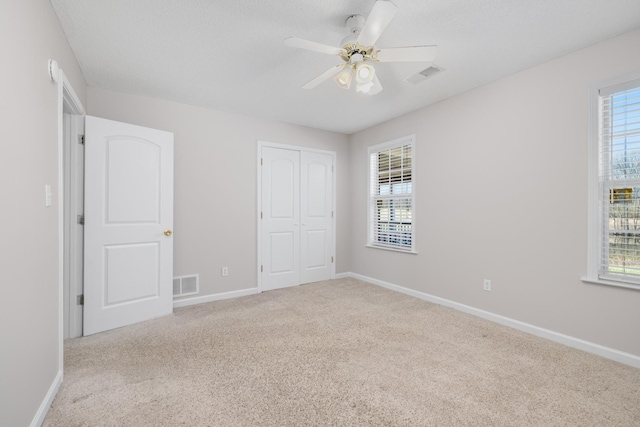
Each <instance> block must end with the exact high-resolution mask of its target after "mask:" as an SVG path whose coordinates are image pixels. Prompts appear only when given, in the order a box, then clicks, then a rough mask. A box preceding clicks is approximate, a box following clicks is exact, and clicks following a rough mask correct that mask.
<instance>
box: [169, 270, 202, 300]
mask: <svg viewBox="0 0 640 427" xmlns="http://www.w3.org/2000/svg"><path fill="white" fill-rule="evenodd" d="M199 283H200V280H199V276H198V275H197V274H192V275H190V276H178V277H174V278H173V296H174V297H183V296H185V295H195V294H197V293H199V292H200V286H199Z"/></svg>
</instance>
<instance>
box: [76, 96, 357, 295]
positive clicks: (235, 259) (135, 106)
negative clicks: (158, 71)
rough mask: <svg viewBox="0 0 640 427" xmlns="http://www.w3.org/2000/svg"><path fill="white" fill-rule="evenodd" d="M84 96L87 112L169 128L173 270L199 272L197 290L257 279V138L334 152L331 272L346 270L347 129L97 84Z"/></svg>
mask: <svg viewBox="0 0 640 427" xmlns="http://www.w3.org/2000/svg"><path fill="white" fill-rule="evenodd" d="M87 98H88V101H87V111H88V114H90V115H93V116H99V117H103V118H106V119H111V120H118V121H122V122H128V123H133V124H136V125H141V126H148V127H152V128H157V129H162V130H167V131H170V132H173V133H174V138H175V209H174V212H175V224H174V231H175V234H174V237H175V240H174V242H175V243H174V244H175V248H174V273H175V275H176V276H179V275H186V274H195V273H198V274H200V296H203V295H210V294H216V293H223V292H230V291H238V290H244V289H248V288H255V287H256V286H257V262H258V261H257V246H256V243H257V225H256V211H257V165H256V158H257V146H258V145H257V141H258V140H262V141H269V142H277V143H282V144H290V145H300V146H306V147H313V148H319V149H324V150H331V151H335V152H336V163H337V164H336V174H337V185H336V187H337V190H336V191H337V195H336V199H337V213H336V223H337V224H336V228H337V230H336V234H337V244H336V247H337V254H336V262H337V264H336V272H338V273H340V272H346V271H349V250H348V248H349V240H348V231H347V230H349V213H348V206H349V202H348V191H349V188H348V187H349V186H348V184H347V183H348V176H349V175H348V169H349V168H348V165H349V162H350V160H349V144H348V141H349V137H348V136H346V135H343V134H338V133H333V132H326V131H320V130H315V129H310V128H306V127H302V126H294V125H290V124H285V123H276V122H272V121H268V120H260V119H254V118H251V117H247V116H242V115H238V114H233V113H225V112H221V111H215V110H210V109H206V108H199V107H192V106H188V105H184V104H178V103H175V102H169V101H160V100H157V99H151V98H146V97H141V96H135V95H127V94H123V93H118V92H113V91H107V90H102V89H96V88H88V89H87ZM223 266H227V267H229V276H228V277H221V276H220V269H221V267H223Z"/></svg>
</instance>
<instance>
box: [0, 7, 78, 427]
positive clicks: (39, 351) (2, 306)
mask: <svg viewBox="0 0 640 427" xmlns="http://www.w3.org/2000/svg"><path fill="white" fill-rule="evenodd" d="M0 40H2V41H1V42H0V44H1V45H2V49H1V51H2V66H0V81H2V83H3V90H2V96H1V97H0V115H1V117H2V119H1V120H0V122H1V123H2V125H1V126H0V127H1V129H2V155H0V195H1V197H2V209H1V213H0V217H1V218H2V244H0V271H1V272H2V275H1V277H2V280H1V283H2V289H3V295H2V298H0V324H1V325H2V326H0V331H1V332H0V343H1V344H0V347H1V350H0V425H3V426H25V425H29V423H31V421H32V420H33V418H34V416H35V414H36V412H37V410H38V407H39V406H40V404H41V403H42V402H43V401H44V399H45V396H46V394H47V392H48V390H49V388H50V387H51V385H52V384H53V383H54V379H55V378H56V375H57V374H58V372H59V366H60V361H59V357H58V355H59V350H60V349H59V342H60V335H59V329H58V324H59V322H58V320H59V311H58V301H59V296H60V294H59V284H58V209H59V203H60V200H59V198H58V122H57V117H58V88H57V85H56V84H53V83H51V82H50V81H49V77H48V74H47V63H48V60H49V58H54V59H56V60H57V61H58V63H59V64H60V67H61V68H62V69H63V70H64V71H65V73H66V74H67V77H68V78H69V80H70V81H71V84H72V85H73V87H74V89H75V91H76V92H77V94H78V96H79V97H80V99H81V101H82V102H84V100H85V82H84V79H83V77H82V75H81V73H80V69H79V68H78V65H77V63H76V61H75V58H74V56H73V54H72V52H71V50H70V48H69V46H68V44H67V41H66V39H65V37H64V34H63V32H62V29H61V28H60V25H59V23H58V20H57V18H56V16H55V14H54V12H53V10H52V9H51V6H50V5H49V2H48V1H46V0H21V1H11V2H9V1H3V2H0ZM45 184H50V185H51V186H52V190H53V195H54V197H53V206H51V207H45V206H44V186H45Z"/></svg>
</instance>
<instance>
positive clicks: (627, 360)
mask: <svg viewBox="0 0 640 427" xmlns="http://www.w3.org/2000/svg"><path fill="white" fill-rule="evenodd" d="M340 276H341V277H352V278H354V279H358V280H362V281H363V282H367V283H371V284H373V285H377V286H381V287H383V288H387V289H390V290H392V291H396V292H400V293H403V294H406V295H410V296H413V297H416V298H420V299H422V300H425V301H428V302H432V303H434V304H439V305H443V306H446V307H451V308H454V309H456V310H458V311H462V312H464V313H468V314H472V315H474V316H478V317H481V318H483V319H486V320H490V321H492V322H495V323H499V324H501V325H505V326H509V327H511V328H514V329H517V330H520V331H523V332H527V333H529V334H532V335H535V336H538V337H541V338H545V339H548V340H551V341H554V342H557V343H560V344H564V345H566V346H569V347H573V348H576V349H578V350H582V351H586V352H587V353H592V354H595V355H598V356H601V357H605V358H607V359H611V360H615V361H616V362H620V363H624V364H625V365H629V366H633V367H634V368H640V356H636V355H634V354H631V353H625V352H623V351H619V350H616V349H613V348H609V347H604V346H602V345H599V344H595V343H592V342H589V341H585V340H582V339H580V338H575V337H572V336H569V335H564V334H561V333H559V332H554V331H551V330H549V329H544V328H540V327H538V326H534V325H531V324H529V323H524V322H520V321H519V320H514V319H511V318H508V317H504V316H500V315H499V314H494V313H491V312H488V311H484V310H480V309H478V308H475V307H471V306H468V305H464V304H460V303H457V302H455V301H451V300H448V299H444V298H440V297H436V296H434V295H430V294H426V293H424V292H420V291H416V290H413V289H409V288H405V287H402V286H398V285H394V284H393V283H388V282H384V281H382V280H378V279H374V278H372V277H367V276H363V275H361V274H357V273H340ZM336 278H338V275H336Z"/></svg>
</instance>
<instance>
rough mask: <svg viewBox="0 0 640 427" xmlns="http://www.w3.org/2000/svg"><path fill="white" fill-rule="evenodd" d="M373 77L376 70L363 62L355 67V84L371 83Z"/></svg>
mask: <svg viewBox="0 0 640 427" xmlns="http://www.w3.org/2000/svg"><path fill="white" fill-rule="evenodd" d="M375 75H376V70H375V68H373V67H372V66H371V65H370V64H367V63H366V62H364V61H363V62H359V63H358V64H357V65H356V82H358V84H361V85H362V84H367V83H371V81H372V80H373V77H374V76H375Z"/></svg>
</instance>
